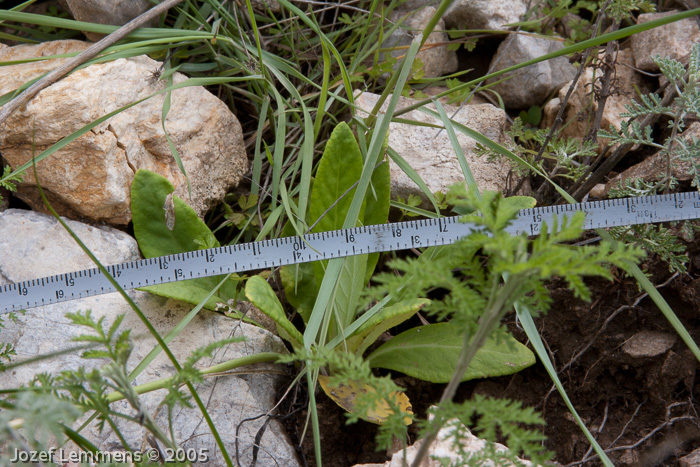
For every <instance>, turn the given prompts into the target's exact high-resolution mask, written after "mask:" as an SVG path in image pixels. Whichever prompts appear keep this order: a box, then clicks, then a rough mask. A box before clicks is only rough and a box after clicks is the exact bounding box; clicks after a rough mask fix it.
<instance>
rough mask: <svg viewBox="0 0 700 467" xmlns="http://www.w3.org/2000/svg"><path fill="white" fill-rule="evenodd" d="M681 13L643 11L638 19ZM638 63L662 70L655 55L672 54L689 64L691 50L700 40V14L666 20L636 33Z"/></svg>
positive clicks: (635, 50) (632, 42)
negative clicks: (699, 25) (699, 17)
mask: <svg viewBox="0 0 700 467" xmlns="http://www.w3.org/2000/svg"><path fill="white" fill-rule="evenodd" d="M675 13H678V11H669V12H666V13H644V14H642V15H639V18H637V23H639V24H642V23H647V22H649V21H651V20H654V19H658V18H663V17H666V16H670V15H673V14H675ZM630 42H631V44H632V52H633V53H634V63H635V65H636V66H637V68H641V69H642V70H646V71H651V72H658V71H659V67H658V66H657V65H656V63H654V60H652V58H653V57H654V56H655V55H660V56H661V57H662V58H663V57H671V58H675V59H676V60H678V61H680V62H682V63H684V64H687V63H688V58H689V57H690V50H691V49H692V48H693V44H694V43H696V42H700V29H699V28H698V23H697V21H696V18H686V19H684V20H681V21H676V22H674V23H670V24H666V25H664V26H661V27H658V28H654V29H650V30H648V31H644V32H640V33H639V34H634V35H633V36H632V37H630Z"/></svg>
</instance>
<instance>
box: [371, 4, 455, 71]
mask: <svg viewBox="0 0 700 467" xmlns="http://www.w3.org/2000/svg"><path fill="white" fill-rule="evenodd" d="M433 14H435V8H434V7H432V6H428V7H425V8H421V9H418V10H395V11H392V12H391V14H390V15H389V19H390V20H391V21H394V22H398V21H400V20H401V19H402V18H403V17H404V16H406V19H405V20H404V21H403V22H402V23H401V27H400V28H398V29H397V30H396V31H394V32H393V33H392V34H391V35H390V36H389V37H388V38H387V39H386V40H385V41H384V42H383V43H382V47H381V48H382V49H391V48H396V47H401V48H399V49H397V50H392V51H391V52H390V53H391V55H392V56H394V57H396V58H400V57H402V56H403V55H406V50H407V48H408V46H410V45H411V41H412V40H413V38H414V37H415V36H416V35H418V34H421V33H422V31H423V29H425V27H426V26H427V24H428V22H429V21H430V18H432V16H433ZM435 29H436V30H438V31H436V32H433V33H432V34H430V35H429V36H428V40H427V41H426V42H425V45H424V46H423V49H422V50H421V51H420V52H418V54H417V55H416V58H417V59H419V60H420V61H421V62H422V63H423V73H424V75H425V77H427V78H434V77H436V76H442V75H446V74H449V73H453V72H455V71H457V66H458V64H457V53H456V52H455V51H451V50H448V49H447V46H445V45H443V46H432V44H440V43H442V44H444V43H447V42H448V41H449V37H448V35H447V33H445V32H439V31H442V30H444V29H445V23H444V22H443V20H440V21H438V23H437V25H436V26H435ZM399 63H401V62H400V61H399ZM397 67H398V64H397Z"/></svg>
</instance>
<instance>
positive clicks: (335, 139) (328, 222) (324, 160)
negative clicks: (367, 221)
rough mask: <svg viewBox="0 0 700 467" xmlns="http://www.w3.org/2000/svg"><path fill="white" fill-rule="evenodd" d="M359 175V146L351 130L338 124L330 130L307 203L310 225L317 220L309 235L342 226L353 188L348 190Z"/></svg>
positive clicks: (343, 124)
mask: <svg viewBox="0 0 700 467" xmlns="http://www.w3.org/2000/svg"><path fill="white" fill-rule="evenodd" d="M361 174H362V154H361V153H360V147H359V146H358V145H357V141H356V140H355V136H354V135H353V134H352V131H351V130H350V127H349V126H348V125H347V124H346V123H344V122H341V123H340V124H338V126H336V127H335V129H334V130H333V133H332V134H331V137H330V139H329V140H328V142H327V143H326V149H325V150H324V151H323V156H322V157H321V160H320V162H319V163H318V171H317V172H316V177H315V179H314V185H313V189H312V190H311V199H310V200H309V225H313V224H314V223H316V221H318V223H316V225H315V227H314V228H313V230H312V232H327V231H329V230H337V229H341V228H342V227H343V222H345V217H346V216H347V213H348V209H349V208H350V203H351V202H352V197H353V196H354V194H355V188H352V189H350V188H351V187H352V186H353V184H355V183H356V182H357V181H358V180H359V179H360V175H361ZM319 219H320V220H319ZM360 219H362V214H361V215H360Z"/></svg>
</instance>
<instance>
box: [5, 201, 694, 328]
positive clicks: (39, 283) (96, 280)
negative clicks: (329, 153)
mask: <svg viewBox="0 0 700 467" xmlns="http://www.w3.org/2000/svg"><path fill="white" fill-rule="evenodd" d="M576 211H583V212H585V213H586V221H585V225H584V228H585V229H595V228H607V227H619V226H624V225H634V224H651V223H656V222H668V221H680V220H690V219H700V194H698V192H692V193H676V194H670V195H657V196H648V197H639V198H619V199H611V200H604V201H591V202H587V203H581V204H564V205H557V206H547V207H540V208H532V209H523V210H522V211H520V212H519V213H518V216H517V218H516V219H515V220H514V221H513V223H512V224H511V225H510V226H509V227H508V229H507V230H508V231H509V232H510V233H511V234H520V233H523V232H524V233H526V234H528V235H537V234H539V232H540V230H541V228H542V224H543V223H545V222H546V223H547V224H548V225H551V224H552V219H553V217H555V216H557V217H560V216H562V215H570V214H572V213H573V212H576ZM458 219H459V218H458V217H456V216H455V217H443V218H439V219H427V220H414V221H408V222H397V223H391V224H380V225H370V226H364V227H356V228H352V229H345V230H335V231H330V232H321V233H315V234H309V235H306V236H304V240H302V239H301V238H299V237H287V238H279V239H274V240H263V241H259V242H252V243H243V244H240V245H230V246H224V247H219V248H212V249H208V250H199V251H192V252H188V253H180V254H175V255H170V256H162V257H157V258H149V259H144V260H140V261H131V262H127V263H122V264H115V265H111V266H107V270H108V271H109V273H110V274H112V276H114V278H115V279H116V281H117V282H118V283H119V284H120V285H121V286H122V287H123V288H124V289H135V288H138V287H144V286H148V285H157V284H163V283H166V282H176V281H181V280H187V279H195V278H199V277H207V276H216V275H221V274H228V273H231V272H245V271H251V270H256V269H266V268H271V267H276V266H284V265H288V264H294V263H305V262H309V261H318V260H323V259H332V258H340V257H345V256H352V255H361V254H367V253H374V252H383V251H396V250H405V249H409V248H424V247H430V246H438V245H447V244H450V243H454V242H456V241H457V240H458V239H459V238H460V237H463V236H466V235H468V234H469V233H470V232H471V231H472V230H473V229H474V226H473V225H471V224H465V223H461V222H459V220H458ZM114 291H115V289H114V287H113V286H112V284H111V283H110V282H109V281H108V280H107V278H106V277H105V276H103V275H102V273H101V272H100V271H99V269H97V268H92V269H86V270H83V271H76V272H68V273H64V274H57V275H55V276H49V277H43V278H39V279H33V280H27V281H23V282H18V283H14V284H8V285H4V286H0V314H1V313H7V312H11V311H19V310H21V309H27V308H34V307H37V306H43V305H49V304H52V303H57V302H64V301H68V300H75V299H78V298H83V297H90V296H93V295H100V294H105V293H110V292H114Z"/></svg>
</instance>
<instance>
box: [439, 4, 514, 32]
mask: <svg viewBox="0 0 700 467" xmlns="http://www.w3.org/2000/svg"><path fill="white" fill-rule="evenodd" d="M526 11H527V2H525V1H524V0H502V1H498V2H494V1H491V0H454V1H453V2H452V4H451V5H450V7H449V8H448V9H447V11H446V12H445V14H444V15H443V16H442V19H444V20H445V24H446V25H447V27H449V28H455V29H493V30H496V31H505V30H508V29H509V28H508V27H507V25H508V24H511V23H516V22H518V21H520V17H521V16H522V15H524V14H525V12H526Z"/></svg>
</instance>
